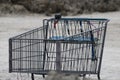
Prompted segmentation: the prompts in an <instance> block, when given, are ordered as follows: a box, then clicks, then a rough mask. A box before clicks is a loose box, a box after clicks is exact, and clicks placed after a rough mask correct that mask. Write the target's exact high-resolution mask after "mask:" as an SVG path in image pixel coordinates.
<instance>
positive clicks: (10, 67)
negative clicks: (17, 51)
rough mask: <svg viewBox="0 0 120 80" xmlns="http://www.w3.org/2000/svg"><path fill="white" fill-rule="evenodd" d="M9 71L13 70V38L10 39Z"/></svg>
mask: <svg viewBox="0 0 120 80" xmlns="http://www.w3.org/2000/svg"><path fill="white" fill-rule="evenodd" d="M9 72H12V39H9Z"/></svg>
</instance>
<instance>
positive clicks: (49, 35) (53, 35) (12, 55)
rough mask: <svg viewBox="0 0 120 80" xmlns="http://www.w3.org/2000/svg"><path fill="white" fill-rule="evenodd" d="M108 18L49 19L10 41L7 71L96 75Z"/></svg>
mask: <svg viewBox="0 0 120 80" xmlns="http://www.w3.org/2000/svg"><path fill="white" fill-rule="evenodd" d="M108 21H109V20H108V19H101V18H100V19H99V18H59V17H56V18H52V19H45V20H43V26H42V27H40V28H37V29H34V30H31V31H28V32H26V33H23V34H20V35H18V36H15V37H13V38H10V39H9V72H19V73H31V74H32V80H34V75H33V74H40V75H46V74H47V73H48V72H49V71H59V72H61V73H65V74H79V75H83V76H85V75H87V74H89V75H90V74H96V75H97V76H98V79H100V69H101V63H102V56H103V48H104V41H105V34H106V28H107V23H108Z"/></svg>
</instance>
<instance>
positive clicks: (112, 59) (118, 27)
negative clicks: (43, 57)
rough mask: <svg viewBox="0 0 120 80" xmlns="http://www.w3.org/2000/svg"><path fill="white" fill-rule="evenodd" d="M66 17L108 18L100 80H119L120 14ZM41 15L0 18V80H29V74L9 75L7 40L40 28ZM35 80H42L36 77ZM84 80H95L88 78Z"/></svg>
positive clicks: (94, 79)
mask: <svg viewBox="0 0 120 80" xmlns="http://www.w3.org/2000/svg"><path fill="white" fill-rule="evenodd" d="M67 17H87V18H88V17H89V18H108V19H110V22H109V24H108V28H107V35H106V43H105V48H104V55H103V63H102V70H101V78H102V80H120V76H119V74H120V12H109V13H93V14H85V15H78V16H67ZM46 18H50V17H45V16H43V15H29V16H28V15H27V16H23V15H22V16H13V15H12V16H1V17H0V80H30V75H29V74H16V73H9V72H8V70H9V66H8V65H9V62H8V61H9V58H8V56H9V53H8V39H9V38H10V37H13V36H15V35H18V34H20V33H23V32H26V31H28V30H32V29H34V28H37V27H40V26H42V20H43V19H46ZM36 80H43V78H42V77H41V76H36ZM86 80H97V77H96V76H88V78H87V79H86Z"/></svg>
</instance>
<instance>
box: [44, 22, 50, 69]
mask: <svg viewBox="0 0 120 80" xmlns="http://www.w3.org/2000/svg"><path fill="white" fill-rule="evenodd" d="M45 21H46V20H44V21H43V26H44V27H45V28H46V29H45V32H43V33H45V35H44V38H45V40H46V39H47V33H48V32H47V31H48V23H49V22H48V21H47V25H46V24H45ZM46 47H47V42H46V41H45V47H44V53H43V70H44V67H45V57H46V51H47V48H46Z"/></svg>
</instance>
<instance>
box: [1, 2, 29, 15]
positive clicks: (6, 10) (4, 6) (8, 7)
mask: <svg viewBox="0 0 120 80" xmlns="http://www.w3.org/2000/svg"><path fill="white" fill-rule="evenodd" d="M27 13H29V11H28V10H27V9H26V8H25V7H24V6H22V5H18V4H9V3H0V15H6V14H27Z"/></svg>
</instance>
